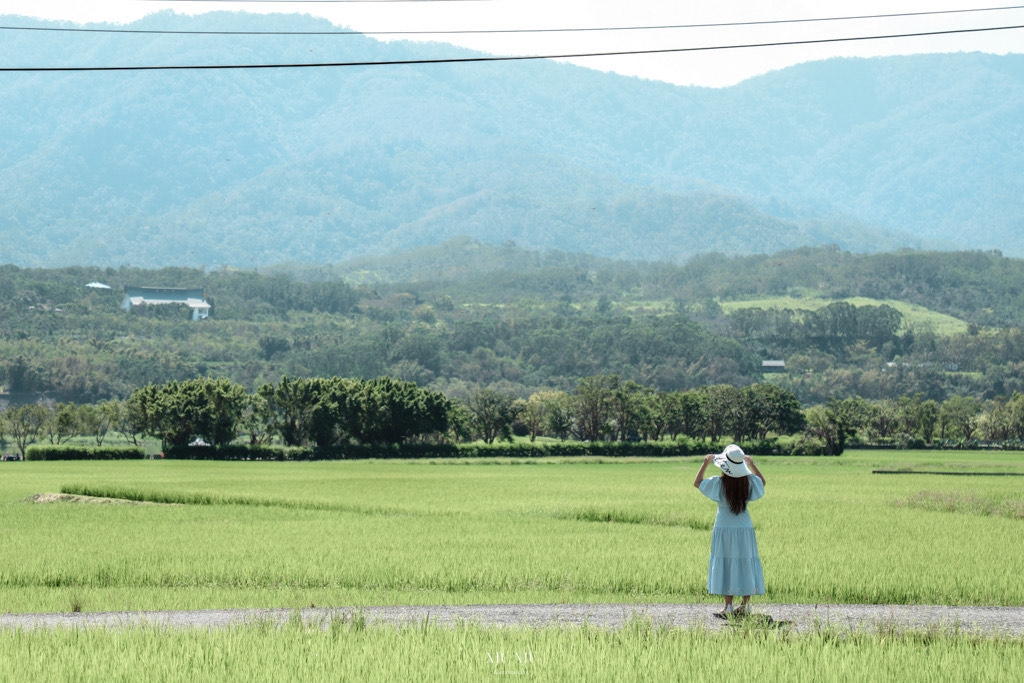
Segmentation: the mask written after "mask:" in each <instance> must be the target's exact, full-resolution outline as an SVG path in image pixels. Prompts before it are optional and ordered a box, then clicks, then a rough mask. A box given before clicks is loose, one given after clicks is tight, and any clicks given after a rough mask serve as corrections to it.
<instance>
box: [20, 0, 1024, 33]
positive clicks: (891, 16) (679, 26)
mask: <svg viewBox="0 0 1024 683" xmlns="http://www.w3.org/2000/svg"><path fill="white" fill-rule="evenodd" d="M141 1H144V2H149V1H154V2H155V1H157V0H141ZM177 1H178V2H211V1H218V2H251V1H252V0H177ZM262 1H264V2H281V1H289V2H290V1H291V0H262ZM299 1H300V2H305V1H307V0H299ZM308 1H317V2H442V1H454V2H469V1H481V0H308ZM488 1H489V0H488ZM1019 9H1024V5H1003V6H1000V7H977V8H973V9H971V8H969V9H950V10H931V11H922V12H893V13H887V14H856V15H847V16H841V17H808V18H797V19H764V20H760V21H720V22H710V23H701V24H656V25H644V26H594V27H586V26H584V27H571V28H521V29H462V30H437V31H426V30H418V31H354V30H351V29H342V30H337V31H187V30H161V29H127V28H121V29H118V28H69V27H57V26H0V30H6V31H53V32H63V33H128V34H132V33H140V34H159V35H216V36H223V35H228V36H334V35H338V36H345V35H365V36H395V35H409V36H411V35H466V34H470V35H481V34H515V33H588V32H614V31H663V30H670V29H690V28H729V27H740V26H774V25H783V24H806V23H824V22H839V21H859V20H865V19H895V18H907V17H927V16H942V15H947V14H968V13H977V12H1005V11H1010V10H1019Z"/></svg>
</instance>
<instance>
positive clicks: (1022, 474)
mask: <svg viewBox="0 0 1024 683" xmlns="http://www.w3.org/2000/svg"><path fill="white" fill-rule="evenodd" d="M871 474H941V475H943V476H947V477H1024V472H937V471H931V470H871Z"/></svg>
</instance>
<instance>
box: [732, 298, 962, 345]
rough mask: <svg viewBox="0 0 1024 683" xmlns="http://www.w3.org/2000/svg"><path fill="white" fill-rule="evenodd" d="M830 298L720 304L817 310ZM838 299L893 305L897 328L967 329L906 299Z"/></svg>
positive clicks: (945, 334) (941, 331) (944, 331)
mask: <svg viewBox="0 0 1024 683" xmlns="http://www.w3.org/2000/svg"><path fill="white" fill-rule="evenodd" d="M833 301H837V300H835V299H823V298H818V297H814V298H795V297H788V296H777V297H770V298H766V299H748V300H743V301H722V302H720V304H721V306H722V310H724V311H725V312H726V313H732V312H734V311H738V310H743V309H751V308H755V309H761V310H786V309H789V310H793V311H817V310H820V309H822V308H824V307H825V306H827V305H828V304H830V303H833ZM838 301H845V302H847V303H850V304H853V305H854V306H882V305H885V306H892V307H893V308H895V309H896V310H897V311H899V312H900V313H901V314H903V325H902V327H901V328H900V330H901V331H903V332H906V331H907V330H913V331H914V332H930V333H932V334H935V335H938V336H940V337H949V336H952V335H954V334H964V333H965V332H967V330H968V328H969V325H968V324H967V323H966V322H964V321H963V320H959V319H958V318H954V317H953V316H951V315H946V314H944V313H938V312H936V311H932V310H929V309H928V308H925V307H924V306H918V305H917V304H911V303H907V302H905V301H896V300H894V299H871V298H869V297H864V296H851V297H845V298H843V299H838Z"/></svg>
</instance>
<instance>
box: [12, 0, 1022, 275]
mask: <svg viewBox="0 0 1024 683" xmlns="http://www.w3.org/2000/svg"><path fill="white" fill-rule="evenodd" d="M2 23H3V24H4V25H21V26H27V25H47V24H40V23H39V22H34V21H32V20H27V19H23V18H21V19H19V18H14V17H4V18H2ZM133 28H140V29H154V28H160V29H168V28H171V29H192V30H207V31H209V30H225V29H226V30H243V29H245V30H290V31H296V30H330V29H331V28H332V27H331V26H330V25H329V24H328V23H327V22H325V21H322V20H316V19H312V18H309V17H298V16H282V15H277V16H255V15H245V14H233V13H219V14H213V15H205V16H201V17H197V18H189V17H181V16H176V15H174V14H172V13H168V12H164V13H160V14H156V15H152V16H150V17H148V18H146V19H145V20H143V21H141V22H138V23H137V24H134V25H133ZM0 38H2V40H0V65H3V66H81V65H104V66H109V65H138V64H203V63H221V64H230V63H280V62H285V63H292V62H306V61H379V60H395V59H408V58H417V57H427V58H430V57H441V56H453V55H468V54H472V53H469V52H467V51H465V50H460V49H457V48H453V47H451V46H446V45H440V44H434V45H428V46H423V45H415V44H411V43H402V42H397V43H380V42H378V41H375V40H372V39H370V38H368V37H365V36H273V37H271V36H223V35H221V36H183V35H177V36H174V35H160V36H155V35H145V34H135V35H131V34H128V35H126V34H119V35H110V34H74V33H49V32H21V31H0ZM0 97H2V99H0V131H2V132H0V135H2V138H0V202H2V203H0V262H12V263H16V264H19V265H61V264H69V263H95V264H102V265H120V264H125V263H130V264H133V265H140V266H159V265H165V264H182V265H198V264H207V265H214V264H230V265H235V266H250V265H264V264H269V263H277V262H283V261H307V262H334V261H340V260H345V259H351V258H355V257H358V256H360V255H364V254H381V253H387V252H390V251H393V250H396V249H405V248H410V247H417V246H423V245H430V244H436V243H439V242H441V241H444V240H447V239H451V238H453V237H457V236H461V235H465V236H469V237H472V238H475V239H479V240H483V241H486V242H491V243H501V242H504V241H505V240H509V239H512V240H514V241H515V242H516V243H517V244H519V245H521V246H524V247H529V248H541V249H559V250H564V251H574V252H580V251H582V252H589V253H593V254H597V255H600V256H605V257H613V258H629V259H664V260H681V259H685V258H686V257H688V256H690V255H693V254H695V253H702V252H709V251H717V252H724V253H730V254H744V253H757V252H771V251H777V250H779V249H787V248H794V247H798V246H803V245H816V244H825V243H836V244H839V245H840V246H841V247H843V248H845V249H849V250H853V251H871V250H890V249H895V248H898V247H903V246H910V247H915V248H916V247H925V246H927V247H942V246H950V247H952V246H958V247H963V246H968V247H972V248H999V249H1002V250H1003V251H1004V253H1007V254H1008V255H1018V254H1024V231H1022V230H1021V229H1020V228H1021V227H1024V225H1022V223H1024V218H1022V217H1024V211H1022V208H1024V207H1022V203H1024V173H1022V170H1024V168H1022V166H1024V154H1022V152H1024V149H1022V141H1024V57H1022V56H1017V55H1011V56H1004V57H998V56H990V55H980V54H959V55H927V56H919V57H894V58H886V59H874V60H830V61H826V62H819V63H813V64H806V65H802V66H798V67H793V68H790V69H786V70H783V71H779V72H776V73H772V74H768V75H766V76H762V77H759V78H755V79H751V80H749V81H746V82H744V83H742V84H740V85H737V86H734V87H732V88H725V89H719V90H715V89H706V88H681V87H677V86H672V85H668V84H664V83H660V82H652V81H644V80H640V79H635V78H626V77H622V76H617V75H614V74H603V73H599V72H594V71H590V70H587V69H583V68H580V67H575V66H571V65H564V64H556V63H550V62H515V63H486V64H460V65H422V66H375V67H374V66H369V67H351V68H333V69H284V70H281V69H268V70H214V71H165V72H112V73H74V72H57V73H0Z"/></svg>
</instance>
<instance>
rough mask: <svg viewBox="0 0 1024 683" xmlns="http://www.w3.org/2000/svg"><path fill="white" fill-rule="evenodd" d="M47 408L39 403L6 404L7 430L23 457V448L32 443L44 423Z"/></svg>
mask: <svg viewBox="0 0 1024 683" xmlns="http://www.w3.org/2000/svg"><path fill="white" fill-rule="evenodd" d="M48 415H49V410H48V409H47V407H46V406H44V405H42V404H40V403H26V404H24V405H20V406H8V408H7V410H6V411H4V420H5V422H6V424H7V432H8V433H9V434H10V435H11V436H13V437H14V443H15V445H16V446H17V447H18V451H19V452H20V453H21V457H22V458H23V459H24V457H25V449H26V448H28V445H29V444H30V443H34V442H35V440H36V438H37V437H38V436H39V433H40V432H41V431H42V429H43V425H44V424H45V423H46V419H47V417H48Z"/></svg>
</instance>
